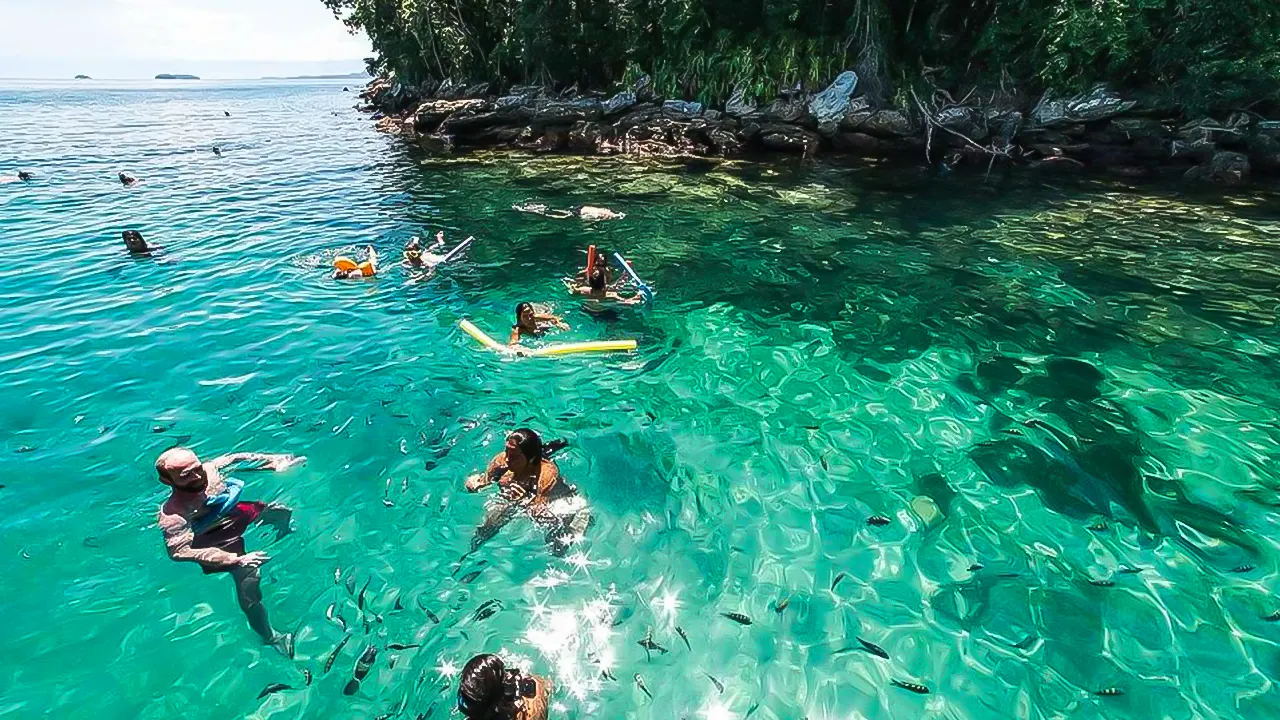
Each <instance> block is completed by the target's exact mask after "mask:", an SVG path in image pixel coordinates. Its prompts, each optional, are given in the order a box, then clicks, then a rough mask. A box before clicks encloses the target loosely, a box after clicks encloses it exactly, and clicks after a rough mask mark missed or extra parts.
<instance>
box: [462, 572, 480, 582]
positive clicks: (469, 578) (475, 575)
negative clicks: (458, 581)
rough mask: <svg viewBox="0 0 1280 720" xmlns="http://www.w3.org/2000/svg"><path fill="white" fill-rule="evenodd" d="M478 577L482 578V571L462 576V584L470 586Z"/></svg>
mask: <svg viewBox="0 0 1280 720" xmlns="http://www.w3.org/2000/svg"><path fill="white" fill-rule="evenodd" d="M478 577H480V571H479V570H472V571H471V572H469V573H467V574H466V575H463V576H462V582H463V583H464V584H466V585H470V584H471V583H473V582H475V581H476V578H478Z"/></svg>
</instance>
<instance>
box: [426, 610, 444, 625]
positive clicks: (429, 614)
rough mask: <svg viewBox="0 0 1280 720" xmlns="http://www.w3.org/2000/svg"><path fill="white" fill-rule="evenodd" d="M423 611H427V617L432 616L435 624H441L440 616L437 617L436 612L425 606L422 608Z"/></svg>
mask: <svg viewBox="0 0 1280 720" xmlns="http://www.w3.org/2000/svg"><path fill="white" fill-rule="evenodd" d="M422 611H423V612H425V613H426V614H427V617H429V618H431V622H433V623H435V624H437V625H439V624H440V618H438V617H436V614H435V613H433V612H431V611H430V610H428V609H426V608H423V609H422Z"/></svg>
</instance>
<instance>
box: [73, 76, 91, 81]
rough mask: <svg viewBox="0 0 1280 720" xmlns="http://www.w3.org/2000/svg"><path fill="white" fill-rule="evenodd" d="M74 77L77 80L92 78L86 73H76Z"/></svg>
mask: <svg viewBox="0 0 1280 720" xmlns="http://www.w3.org/2000/svg"><path fill="white" fill-rule="evenodd" d="M76 79H77V80H92V79H93V78H91V77H89V76H88V75H77V76H76Z"/></svg>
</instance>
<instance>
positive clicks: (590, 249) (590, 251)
mask: <svg viewBox="0 0 1280 720" xmlns="http://www.w3.org/2000/svg"><path fill="white" fill-rule="evenodd" d="M595 269H596V246H595V245H588V246H587V278H590V277H591V271H592V270H595Z"/></svg>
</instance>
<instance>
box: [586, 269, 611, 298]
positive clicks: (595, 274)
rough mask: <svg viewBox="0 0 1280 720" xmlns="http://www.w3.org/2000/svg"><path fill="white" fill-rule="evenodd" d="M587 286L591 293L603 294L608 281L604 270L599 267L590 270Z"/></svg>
mask: <svg viewBox="0 0 1280 720" xmlns="http://www.w3.org/2000/svg"><path fill="white" fill-rule="evenodd" d="M587 285H589V286H591V292H593V293H602V292H604V291H605V288H606V287H607V286H608V281H607V279H606V278H605V274H604V268H602V267H600V266H599V265H597V266H595V267H593V268H591V276H590V277H588V278H587Z"/></svg>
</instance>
